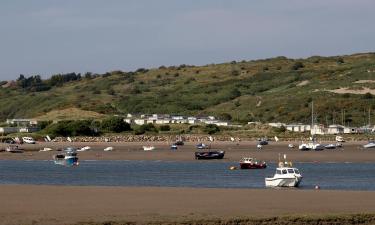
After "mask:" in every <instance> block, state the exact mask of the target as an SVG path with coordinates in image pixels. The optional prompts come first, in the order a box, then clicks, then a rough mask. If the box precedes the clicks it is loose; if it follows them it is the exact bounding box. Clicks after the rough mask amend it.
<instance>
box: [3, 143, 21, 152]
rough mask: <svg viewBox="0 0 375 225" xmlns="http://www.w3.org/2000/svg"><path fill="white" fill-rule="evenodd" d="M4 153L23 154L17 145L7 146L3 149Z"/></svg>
mask: <svg viewBox="0 0 375 225" xmlns="http://www.w3.org/2000/svg"><path fill="white" fill-rule="evenodd" d="M5 151H7V152H10V153H23V149H22V148H19V147H18V145H8V146H7V147H6V148H5Z"/></svg>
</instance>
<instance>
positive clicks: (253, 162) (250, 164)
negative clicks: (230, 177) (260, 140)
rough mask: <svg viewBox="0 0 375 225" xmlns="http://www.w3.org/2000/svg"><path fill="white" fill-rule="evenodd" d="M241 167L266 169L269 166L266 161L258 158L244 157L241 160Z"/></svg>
mask: <svg viewBox="0 0 375 225" xmlns="http://www.w3.org/2000/svg"><path fill="white" fill-rule="evenodd" d="M240 168H241V169H265V168H267V164H266V162H264V161H263V162H259V161H258V160H257V159H253V158H242V159H241V160H240Z"/></svg>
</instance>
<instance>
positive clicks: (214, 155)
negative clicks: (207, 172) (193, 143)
mask: <svg viewBox="0 0 375 225" xmlns="http://www.w3.org/2000/svg"><path fill="white" fill-rule="evenodd" d="M224 154H225V151H202V152H195V159H222V158H224Z"/></svg>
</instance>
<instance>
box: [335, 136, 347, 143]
mask: <svg viewBox="0 0 375 225" xmlns="http://www.w3.org/2000/svg"><path fill="white" fill-rule="evenodd" d="M336 141H337V142H345V140H344V138H343V137H341V136H336Z"/></svg>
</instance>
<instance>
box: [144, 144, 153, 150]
mask: <svg viewBox="0 0 375 225" xmlns="http://www.w3.org/2000/svg"><path fill="white" fill-rule="evenodd" d="M143 150H144V151H152V150H155V147H154V146H152V145H145V146H143Z"/></svg>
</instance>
